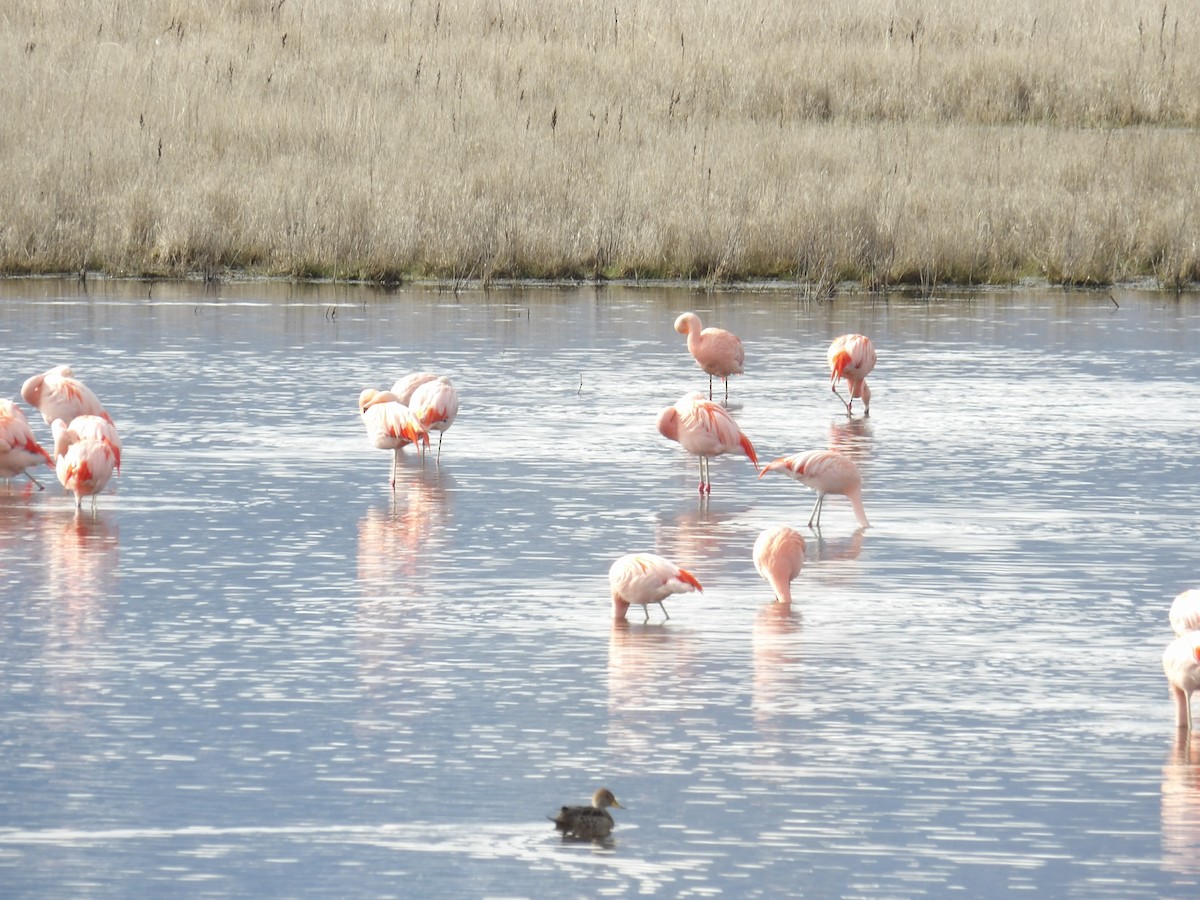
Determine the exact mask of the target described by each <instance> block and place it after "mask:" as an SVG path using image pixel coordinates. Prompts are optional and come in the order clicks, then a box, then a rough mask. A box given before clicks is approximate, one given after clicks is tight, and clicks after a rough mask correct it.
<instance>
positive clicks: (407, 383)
mask: <svg viewBox="0 0 1200 900" xmlns="http://www.w3.org/2000/svg"><path fill="white" fill-rule="evenodd" d="M431 381H437V376H436V375H434V374H433V373H432V372H413V373H412V374H411V375H405V376H404V377H403V378H400V379H398V380H397V381H396V383H395V384H393V385H392V393H393V394H395V395H396V399H397V400H399V401H400V402H401V403H403V404H404V405H405V406H409V405H410V401H411V400H412V395H413V392H414V391H416V389H417V388H419V387H420V386H421V385H423V384H428V383H429V382H431Z"/></svg>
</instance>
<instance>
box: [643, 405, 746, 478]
mask: <svg viewBox="0 0 1200 900" xmlns="http://www.w3.org/2000/svg"><path fill="white" fill-rule="evenodd" d="M658 431H659V434H661V435H662V436H663V437H665V438H668V439H670V440H672V441H678V442H679V444H680V446H682V447H683V449H684V450H686V451H687V452H688V453H691V454H692V455H693V456H698V457H700V493H701V494H702V495H703V494H711V493H712V483H711V482H710V481H709V477H708V460H709V457H712V456H720V455H721V454H722V453H732V452H736V451H738V450H740V451H741V452H742V453H744V454H746V458H747V459H749V460H750V462H752V463H753V464H754V471H756V472H757V471H758V456H757V455H756V454H755V452H754V445H753V444H751V443H750V438H748V437H746V436H745V435H744V434H742V430H741V429H740V428H738V426H737V422H735V421H733V417H732V416H731V415H729V413H728V411H726V409H725V408H724V407H723V406H721V405H720V404H719V403H713V402H712V401H711V400H705V399H704V395H703V394H701V393H700V392H698V391H693V392H692V393H690V394H684V395H683V397H681V398H680V399H679V401H678V402H677V403H676V404H675V405H674V406H668V407H667V408H666V409H664V410H663V411H662V412H660V413H659V414H658Z"/></svg>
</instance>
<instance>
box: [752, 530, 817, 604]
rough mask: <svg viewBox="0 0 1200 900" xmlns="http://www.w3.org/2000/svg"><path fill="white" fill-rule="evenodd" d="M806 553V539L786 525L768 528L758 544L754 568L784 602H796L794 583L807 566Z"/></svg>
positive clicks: (759, 538)
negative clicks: (805, 564) (793, 595)
mask: <svg viewBox="0 0 1200 900" xmlns="http://www.w3.org/2000/svg"><path fill="white" fill-rule="evenodd" d="M804 552H805V548H804V538H803V537H802V536H801V534H800V532H798V531H796V530H795V529H793V528H788V527H787V526H786V525H772V526H771V527H770V528H767V529H764V530H763V532H762V533H761V534H759V536H758V540H756V541H755V542H754V554H753V556H754V568H756V569H758V574H759V575H761V576H762V577H763V578H764V579H766V582H767V584H769V585H770V586H771V590H773V591H774V592H775V599H776V600H777V601H779V602H780V603H783V604H785V605H790V604H791V602H792V581H794V580H795V579H796V577H797V576H798V575H799V574H800V569H801V568H802V567H803V566H804Z"/></svg>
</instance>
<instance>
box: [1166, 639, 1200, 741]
mask: <svg viewBox="0 0 1200 900" xmlns="http://www.w3.org/2000/svg"><path fill="white" fill-rule="evenodd" d="M1162 663H1163V672H1164V673H1166V676H1167V682H1168V683H1169V684H1170V689H1171V696H1172V697H1173V698H1174V699H1175V726H1176V727H1177V728H1187V729H1189V730H1190V729H1191V727H1192V693H1193V692H1194V691H1196V690H1197V689H1200V631H1192V632H1189V633H1187V634H1184V635H1180V636H1179V637H1177V638H1175V640H1173V641H1171V643H1169V644H1167V649H1166V650H1164V651H1163V658H1162Z"/></svg>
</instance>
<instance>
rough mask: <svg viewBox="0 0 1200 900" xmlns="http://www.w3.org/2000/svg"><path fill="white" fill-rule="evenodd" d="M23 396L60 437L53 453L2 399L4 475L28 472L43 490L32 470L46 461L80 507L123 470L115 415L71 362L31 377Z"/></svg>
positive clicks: (0, 470)
mask: <svg viewBox="0 0 1200 900" xmlns="http://www.w3.org/2000/svg"><path fill="white" fill-rule="evenodd" d="M21 399H22V400H24V401H25V402H26V403H28V404H29V405H30V406H32V407H33V408H34V409H36V410H37V411H38V412H40V413H41V414H42V418H43V419H44V420H45V422H46V424H47V425H49V426H50V433H51V435H52V436H53V438H54V445H53V446H54V454H53V455H51V454H49V453H47V452H46V451H45V449H44V448H43V447H42V446H41V445H40V444H39V443H38V442H37V440H36V438H34V436H33V429H32V428H30V427H29V420H28V419H27V418H25V413H23V412H22V411H21V409H20V407H18V406H17V405H16V404H15V403H13V402H12V401H11V400H8V399H0V478H15V477H16V476H17V475H24V476H25V477H26V478H28V479H29V480H30V481H32V482H33V483H34V484H36V485H37V486H38V488H39V489H41V487H42V484H41V482H40V481H38V480H37V479H36V478H34V477H33V475H31V474H30V473H29V471H28V470H29V469H31V468H34V467H35V466H40V465H42V464H43V463H44V464H45V465H48V466H50V468H52V469H54V472H55V474H56V475H57V476H58V480H59V483H60V484H62V486H63V487H64V488H66V489H67V490H69V491H71V492H72V493H74V494H75V508H76V509H79V508H80V507H81V506H82V505H83V498H84V497H91V498H92V509H93V510H94V509H95V508H96V495H97V494H99V493H100V492H101V491H102V490H104V488H105V486H106V485H107V484H108V482H109V479H111V478H112V476H113V473H114V472H115V473H118V474H119V473H120V471H121V439H120V438H119V437H118V436H117V427H116V425H114V424H113V420H112V417H111V416H110V415H109V414H108V412H107V411H106V410H105V409H104V406H103V404H101V402H100V400H99V399H98V398H97V397H96V395H95V394H94V393H93V392H92V390H91V389H90V388H89V387H88V386H87V385H86V384H84V383H83V382H82V381H80V380H79V379H78V378H76V377H75V374H74V373H73V372H72V371H71V368H70V367H69V366H55V367H54V368H53V369H49V370H48V371H46V372H43V373H42V374H41V375H34V376H33V377H31V378H28V379H26V381H25V383H24V384H23V385H21Z"/></svg>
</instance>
